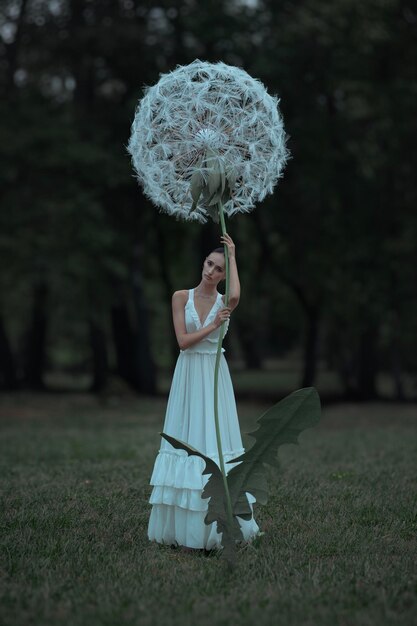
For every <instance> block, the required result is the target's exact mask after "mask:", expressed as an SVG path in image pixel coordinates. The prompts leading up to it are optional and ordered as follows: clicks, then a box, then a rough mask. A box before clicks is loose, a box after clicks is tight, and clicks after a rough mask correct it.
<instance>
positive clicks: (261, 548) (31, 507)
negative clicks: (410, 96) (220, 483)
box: [0, 394, 417, 626]
mask: <svg viewBox="0 0 417 626" xmlns="http://www.w3.org/2000/svg"><path fill="white" fill-rule="evenodd" d="M238 408H239V413H240V416H241V423H242V430H244V431H245V430H251V428H252V427H253V424H254V421H255V419H256V418H257V417H258V416H259V415H260V413H261V411H262V410H263V409H264V408H266V407H261V406H255V405H249V404H241V405H239V407H238ZM164 409H165V401H164V400H161V399H157V400H150V399H149V400H141V399H138V398H119V399H117V398H114V399H113V400H107V401H106V402H105V403H104V402H102V403H100V402H99V401H98V400H97V399H95V398H94V397H92V396H88V395H80V394H78V395H77V394H67V395H62V396H61V395H53V396H50V395H31V394H17V395H13V396H12V395H10V396H8V395H3V396H2V397H1V398H0V412H1V415H2V419H1V439H0V442H1V443H0V462H1V492H2V505H1V561H0V623H1V624H2V626H12V625H13V626H16V625H17V626H30V625H32V624H33V625H36V626H49V625H52V624H54V625H55V624H57V625H58V624H63V625H65V626H67V625H68V626H72V625H74V626H80V625H88V626H96V625H97V626H98V625H108V626H125V625H136V624H137V625H139V624H140V625H144V626H145V625H147V624H161V625H165V624H175V625H177V624H178V626H184V625H185V624H190V625H191V624H193V625H194V624H195V625H196V626H217V625H221V624H225V625H226V624H234V625H248V626H249V625H253V624H255V625H256V626H264V625H266V624H274V625H275V624H277V625H281V624H282V625H283V626H292V625H303V626H304V625H311V626H318V625H319V626H336V625H340V626H349V625H352V626H353V625H355V626H357V625H359V626H360V625H369V626H371V625H372V626H374V625H378V626H379V625H385V624H398V625H401V626H408V625H410V626H411V624H415V623H416V616H417V572H416V552H417V550H416V532H417V502H416V475H417V472H416V469H417V437H416V430H417V428H416V413H417V412H416V406H412V405H395V404H386V405H385V404H364V405H353V404H352V405H334V406H329V407H328V408H326V409H325V410H324V412H323V418H322V421H321V423H320V424H319V426H318V427H316V428H315V429H312V430H308V431H306V432H305V433H304V434H303V435H302V436H301V445H300V446H285V447H284V448H282V449H281V452H280V459H281V468H280V470H279V471H278V472H276V471H274V472H271V497H270V500H269V503H268V505H267V506H266V507H261V508H259V509H258V510H257V512H256V517H257V520H258V523H259V524H260V526H261V527H262V530H264V531H265V535H264V536H263V537H261V538H260V539H259V540H257V543H256V545H253V546H249V547H246V548H244V549H242V550H241V551H240V552H239V555H238V564H237V567H236V569H235V570H234V571H233V572H228V571H227V569H226V568H225V566H224V560H223V559H222V558H221V557H219V556H216V555H214V556H209V557H207V556H204V555H202V554H200V553H197V554H189V553H183V552H180V551H178V550H173V549H171V548H170V547H168V546H159V545H157V544H151V543H150V542H149V541H148V539H147V535H146V530H147V521H148V516H149V505H148V504H147V500H148V497H149V495H150V487H149V485H148V480H149V476H150V473H151V469H152V465H153V460H154V457H155V454H156V451H157V448H158V444H159V437H158V431H159V430H161V427H162V420H163V414H164ZM246 441H247V442H249V441H250V439H248V440H246Z"/></svg>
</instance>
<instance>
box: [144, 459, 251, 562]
mask: <svg viewBox="0 0 417 626" xmlns="http://www.w3.org/2000/svg"><path fill="white" fill-rule="evenodd" d="M243 452H244V449H243V448H241V449H239V450H236V451H234V452H228V453H226V454H224V455H223V456H224V459H225V462H227V461H229V460H232V459H234V458H237V457H238V456H240V455H241V454H243ZM213 460H214V461H216V462H218V457H217V458H214V459H213ZM236 465H238V463H228V464H227V465H226V471H228V472H229V471H230V470H231V469H232V467H235V466H236ZM204 467H205V463H204V461H203V459H201V458H200V457H196V456H188V455H187V453H186V452H185V451H184V452H183V451H177V450H175V451H170V450H160V451H159V453H158V455H157V457H156V460H155V465H154V470H153V472H152V476H151V480H150V484H151V485H152V486H153V489H152V493H151V497H150V500H149V502H150V504H152V511H151V516H150V519H149V528H148V537H149V539H150V540H151V541H157V542H158V543H165V544H175V545H185V546H188V547H190V548H206V549H207V550H211V549H213V548H220V547H221V538H222V536H221V533H220V534H219V533H218V532H217V530H216V524H215V523H213V524H210V525H209V526H208V525H206V524H205V523H204V518H205V516H206V513H207V508H208V502H209V499H208V498H204V499H203V498H202V497H201V493H202V490H203V488H204V486H205V485H206V483H207V481H208V480H209V478H210V476H209V475H203V474H202V472H203V470H204ZM246 496H247V498H248V502H249V504H250V506H251V508H252V504H253V503H254V502H255V501H256V500H255V498H254V497H253V496H252V494H250V493H247V494H246ZM238 521H239V524H240V526H241V529H242V535H243V538H244V539H245V540H249V539H250V538H253V536H254V535H256V534H257V533H258V531H259V528H258V526H257V524H256V522H255V520H254V519H253V518H252V519H251V520H249V521H246V520H242V519H240V518H238Z"/></svg>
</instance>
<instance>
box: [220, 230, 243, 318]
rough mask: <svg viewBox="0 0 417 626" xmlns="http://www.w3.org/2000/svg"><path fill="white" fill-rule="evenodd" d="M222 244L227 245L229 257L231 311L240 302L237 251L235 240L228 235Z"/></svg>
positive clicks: (223, 238) (222, 239)
mask: <svg viewBox="0 0 417 626" xmlns="http://www.w3.org/2000/svg"><path fill="white" fill-rule="evenodd" d="M221 242H222V243H225V244H226V246H227V250H228V253H229V254H228V256H229V307H230V309H231V311H233V309H235V308H236V307H237V305H238V304H239V300H240V281H239V273H238V271H237V264H236V250H235V244H234V243H233V239H232V238H231V237H230V235H228V234H227V233H226V234H225V235H224V237H223V236H222V237H221Z"/></svg>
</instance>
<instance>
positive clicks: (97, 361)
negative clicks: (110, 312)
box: [88, 317, 108, 393]
mask: <svg viewBox="0 0 417 626" xmlns="http://www.w3.org/2000/svg"><path fill="white" fill-rule="evenodd" d="M88 325H89V332H90V345H91V351H92V357H93V363H92V365H93V381H92V383H91V386H90V391H93V392H94V393H97V392H100V391H103V390H104V389H105V388H106V385H107V378H108V357H107V344H106V334H105V332H104V331H103V328H102V327H101V326H100V324H99V323H98V322H97V321H96V320H95V319H94V318H93V317H90V319H89V320H88Z"/></svg>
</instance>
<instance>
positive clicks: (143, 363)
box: [132, 245, 156, 395]
mask: <svg viewBox="0 0 417 626" xmlns="http://www.w3.org/2000/svg"><path fill="white" fill-rule="evenodd" d="M140 257H141V250H140V248H139V246H138V245H137V246H136V248H135V250H134V260H133V267H132V291H133V302H134V305H135V311H136V319H137V331H136V333H135V336H134V344H133V369H134V373H135V381H136V385H137V386H136V388H137V390H138V391H141V392H142V393H146V394H149V395H155V394H156V368H155V363H154V361H153V358H152V353H151V346H150V329H149V316H148V310H147V306H146V301H145V297H144V293H143V287H142V271H141V260H140Z"/></svg>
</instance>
